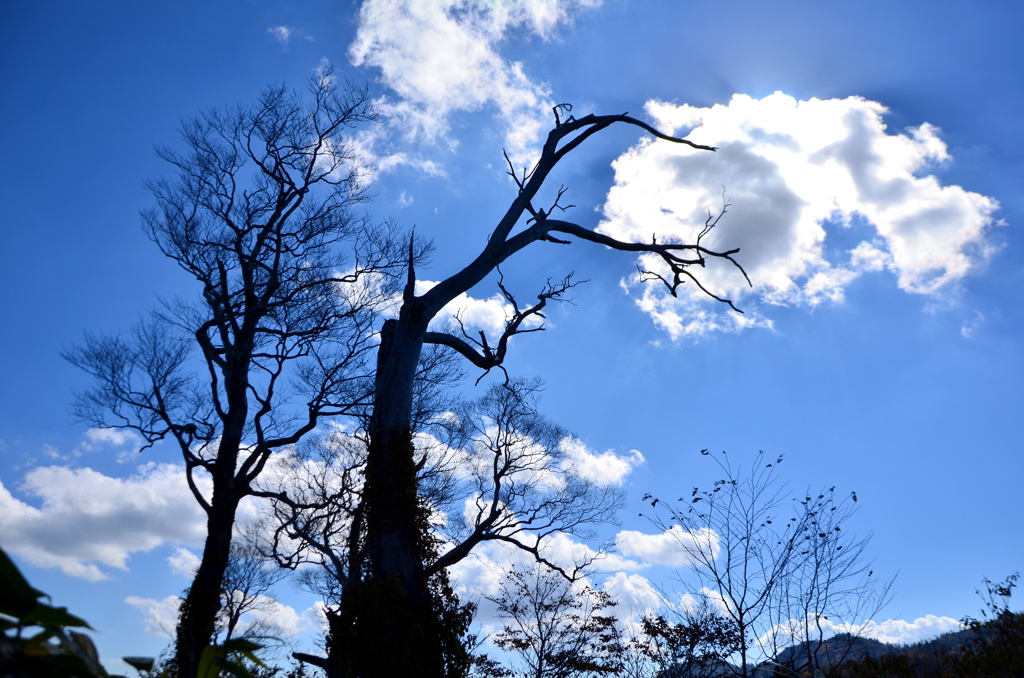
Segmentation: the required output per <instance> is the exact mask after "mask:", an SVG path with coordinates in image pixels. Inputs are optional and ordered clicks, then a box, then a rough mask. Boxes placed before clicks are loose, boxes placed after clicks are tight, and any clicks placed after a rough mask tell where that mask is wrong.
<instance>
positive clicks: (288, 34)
mask: <svg viewBox="0 0 1024 678" xmlns="http://www.w3.org/2000/svg"><path fill="white" fill-rule="evenodd" d="M267 33H270V35H272V36H274V39H275V40H277V41H278V42H279V43H281V47H282V48H284V49H288V43H289V41H291V39H292V34H293V33H295V29H294V28H292V27H291V26H271V27H270V28H268V29H267Z"/></svg>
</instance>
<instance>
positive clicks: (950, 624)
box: [860, 614, 961, 645]
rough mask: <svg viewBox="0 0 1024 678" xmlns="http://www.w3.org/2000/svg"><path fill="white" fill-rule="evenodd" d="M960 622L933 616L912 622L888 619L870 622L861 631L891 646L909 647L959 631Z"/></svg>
mask: <svg viewBox="0 0 1024 678" xmlns="http://www.w3.org/2000/svg"><path fill="white" fill-rule="evenodd" d="M960 628H961V627H960V622H958V621H957V620H956V619H953V618H952V617H937V616H935V615H933V614H929V615H926V616H924V617H918V618H917V619H915V620H914V621H912V622H908V621H906V620H905V619H887V620H886V621H884V622H880V623H879V622H874V621H869V622H867V623H866V624H864V626H863V628H861V629H860V633H861V635H863V636H865V637H866V638H874V639H875V640H879V641H881V642H883V643H889V644H891V645H908V644H911V643H917V642H920V641H922V640H929V639H931V638H935V637H936V636H940V635H942V634H943V633H949V632H950V631H959V630H960Z"/></svg>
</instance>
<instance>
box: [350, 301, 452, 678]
mask: <svg viewBox="0 0 1024 678" xmlns="http://www.w3.org/2000/svg"><path fill="white" fill-rule="evenodd" d="M428 322H429V317H427V316H426V314H424V312H423V305H422V303H421V302H419V300H412V301H411V302H407V303H406V304H404V305H403V307H402V310H401V312H400V315H399V318H398V319H397V320H388V321H387V322H386V323H385V324H384V327H383V328H382V331H381V344H380V348H379V349H378V357H377V373H376V382H375V387H376V390H375V395H374V408H373V414H372V416H371V419H370V426H369V444H368V454H367V464H366V475H365V485H364V488H363V508H364V510H365V515H366V523H365V524H366V536H365V539H366V543H365V548H366V557H367V563H368V566H369V569H368V572H367V576H366V577H365V578H364V579H363V581H361V582H359V583H357V584H356V585H355V587H353V588H352V589H349V590H346V592H345V594H344V600H343V602H342V606H341V608H342V609H341V611H340V615H341V616H342V617H343V619H344V622H343V623H342V624H339V625H338V626H339V632H338V633H333V632H332V644H334V643H339V644H340V645H342V646H347V647H344V649H342V648H340V647H339V648H338V650H336V651H338V652H340V653H341V654H343V655H346V656H347V660H343V661H344V663H345V664H347V665H348V667H347V671H346V675H353V674H354V675H357V676H360V678H388V677H390V676H394V675H403V674H406V673H407V672H408V671H409V670H410V669H411V668H413V667H415V669H416V675H417V676H423V677H428V676H430V677H434V676H436V677H437V678H441V677H442V676H443V675H444V671H445V668H444V667H445V661H444V650H443V647H442V640H441V635H442V630H441V628H440V624H441V620H440V619H439V614H438V610H436V609H435V607H436V605H435V604H434V601H433V599H432V596H431V591H430V586H429V578H428V576H427V573H426V570H425V567H424V560H425V556H426V545H427V539H428V538H429V535H428V533H427V529H428V523H427V516H426V514H425V510H424V508H423V506H422V504H421V502H420V498H419V494H418V491H417V483H416V464H415V459H414V448H413V440H412V430H411V428H410V421H411V417H412V392H413V380H414V379H415V376H416V369H417V365H418V363H419V358H420V352H421V350H422V347H423V337H424V335H425V333H426V327H427V323H428ZM337 635H345V637H344V638H338V637H333V636H337Z"/></svg>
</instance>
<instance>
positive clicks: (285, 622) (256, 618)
mask: <svg viewBox="0 0 1024 678" xmlns="http://www.w3.org/2000/svg"><path fill="white" fill-rule="evenodd" d="M252 605H253V607H252V609H250V610H249V611H248V612H246V613H245V614H243V615H242V618H241V619H240V620H239V627H238V628H239V630H240V631H241V633H242V634H243V635H244V633H245V631H246V629H247V628H253V627H256V628H259V629H263V630H264V631H268V632H269V633H271V634H272V635H275V636H297V635H299V634H300V633H302V631H303V630H305V629H306V616H305V615H304V614H299V613H298V612H296V611H295V608H293V607H291V606H288V605H284V604H282V603H279V602H278V601H276V600H274V599H273V598H271V597H270V596H263V595H259V596H256V600H255V602H253V603H252Z"/></svg>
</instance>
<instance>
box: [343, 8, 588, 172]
mask: <svg viewBox="0 0 1024 678" xmlns="http://www.w3.org/2000/svg"><path fill="white" fill-rule="evenodd" d="M599 4H600V0H366V1H365V2H364V3H363V5H362V8H361V9H360V12H359V29H358V32H357V34H356V38H355V40H354V41H353V43H352V45H351V46H350V47H349V57H350V58H351V60H352V63H354V64H355V65H356V66H370V67H373V68H379V69H380V71H381V80H382V81H383V82H384V84H385V85H386V86H387V87H389V88H390V89H391V90H392V91H394V93H395V94H396V95H397V97H398V100H397V101H382V102H381V104H382V108H383V110H384V111H385V113H386V114H387V115H388V116H389V117H391V118H392V120H393V121H394V122H396V123H397V124H398V125H399V126H400V127H401V128H402V130H403V132H404V133H405V135H406V136H407V138H417V137H419V138H424V139H426V140H433V139H438V138H441V137H444V136H445V135H446V134H447V132H448V121H447V118H448V116H449V114H451V113H453V112H456V111H475V110H480V109H482V108H484V107H488V106H492V107H495V108H497V110H498V115H499V117H500V119H501V121H502V123H503V126H504V134H505V143H506V144H507V146H508V150H509V154H510V155H511V156H513V158H514V159H516V160H517V164H522V161H523V159H524V158H525V156H526V155H528V154H529V149H530V147H531V146H532V145H533V144H535V143H536V141H537V139H538V138H539V136H540V133H541V132H542V131H543V130H545V129H546V127H547V126H548V125H550V124H551V121H552V119H551V107H552V106H553V105H554V102H553V101H552V100H551V97H550V92H549V91H548V89H547V86H546V85H543V84H539V83H535V82H533V81H532V80H531V79H530V78H529V77H528V76H527V75H526V73H525V72H524V71H523V65H522V64H521V63H520V62H516V61H510V60H508V59H505V58H504V57H502V56H501V55H500V54H499V53H498V48H499V46H500V45H501V43H502V42H504V41H505V39H506V38H507V36H508V34H509V32H510V31H512V30H517V29H518V30H525V31H528V32H529V33H531V34H533V35H534V36H537V37H540V38H541V39H548V38H550V37H551V36H552V35H553V33H554V31H555V29H556V28H557V26H558V25H559V24H562V23H565V22H567V21H569V19H570V14H571V13H572V12H574V11H575V10H577V9H578V8H583V7H593V6H596V5H599ZM450 143H454V142H450Z"/></svg>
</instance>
